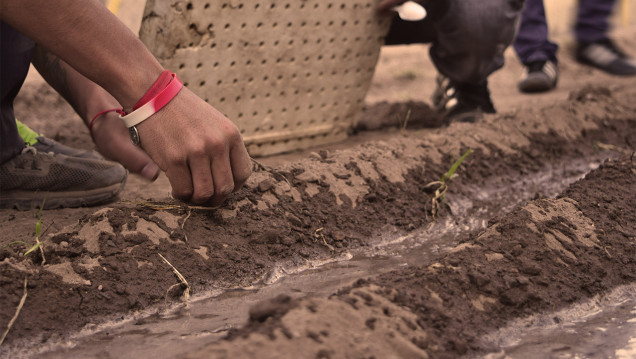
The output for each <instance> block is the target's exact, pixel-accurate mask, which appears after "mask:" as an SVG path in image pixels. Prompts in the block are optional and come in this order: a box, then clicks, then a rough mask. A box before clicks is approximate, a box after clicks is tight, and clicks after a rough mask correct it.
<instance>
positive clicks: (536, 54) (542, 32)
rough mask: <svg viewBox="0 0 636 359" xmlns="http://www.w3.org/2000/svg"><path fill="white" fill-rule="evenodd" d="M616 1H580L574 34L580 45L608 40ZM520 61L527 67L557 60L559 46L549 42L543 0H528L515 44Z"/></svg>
mask: <svg viewBox="0 0 636 359" xmlns="http://www.w3.org/2000/svg"><path fill="white" fill-rule="evenodd" d="M614 3H615V0H580V1H579V8H578V14H577V19H576V25H575V27H574V35H575V37H576V40H577V41H578V42H579V44H588V43H594V42H599V41H603V40H607V38H608V37H607V32H608V30H609V18H610V16H611V14H612V10H613V8H614ZM514 49H515V51H516V52H517V55H518V56H519V60H520V61H521V63H523V64H524V65H526V66H528V65H529V64H530V63H532V62H536V61H548V60H550V61H553V62H555V63H556V61H557V56H556V54H557V51H558V49H559V46H558V45H557V44H555V43H553V42H552V41H550V40H549V39H548V23H547V21H546V15H545V9H544V6H543V0H526V5H525V8H524V10H523V13H522V15H521V25H520V26H519V33H518V34H517V38H516V39H515V42H514Z"/></svg>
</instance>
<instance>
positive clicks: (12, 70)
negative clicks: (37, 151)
mask: <svg viewBox="0 0 636 359" xmlns="http://www.w3.org/2000/svg"><path fill="white" fill-rule="evenodd" d="M34 47H35V44H34V43H33V41H31V40H30V39H29V38H27V37H26V36H24V35H22V34H21V33H20V32H18V31H17V30H15V29H13V28H12V27H10V26H9V25H7V24H5V23H4V22H1V21H0V163H4V162H5V161H7V160H9V159H11V158H12V157H14V156H15V155H17V154H19V153H20V151H22V149H23V148H24V146H25V144H24V141H22V138H21V137H20V135H19V134H18V129H17V127H16V123H15V115H14V113H13V100H14V99H15V97H16V96H17V95H18V92H19V91H20V88H21V87H22V84H23V83H24V79H25V78H26V75H27V73H28V72H29V64H30V63H31V55H32V54H33V48H34Z"/></svg>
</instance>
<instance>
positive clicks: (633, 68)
mask: <svg viewBox="0 0 636 359" xmlns="http://www.w3.org/2000/svg"><path fill="white" fill-rule="evenodd" d="M576 59H577V61H579V62H580V63H583V64H586V65H591V66H594V67H596V68H599V69H601V70H603V71H605V72H607V73H610V74H612V75H619V76H633V75H636V63H635V62H634V60H632V59H630V58H629V57H628V56H627V55H626V54H625V53H624V52H622V51H621V50H620V49H619V48H618V47H617V46H616V45H615V44H614V43H613V42H612V41H611V40H609V39H608V40H604V41H600V42H593V43H587V44H586V43H582V44H579V47H578V48H577V50H576Z"/></svg>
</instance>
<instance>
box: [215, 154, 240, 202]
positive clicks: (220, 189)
mask: <svg viewBox="0 0 636 359" xmlns="http://www.w3.org/2000/svg"><path fill="white" fill-rule="evenodd" d="M212 175H213V177H214V196H213V197H212V198H211V200H210V204H211V205H213V206H217V205H220V204H221V203H223V201H225V199H226V198H227V196H228V195H229V194H230V193H232V191H234V176H233V173H232V165H231V164H230V154H229V151H223V152H222V153H216V154H215V156H214V159H213V160H212Z"/></svg>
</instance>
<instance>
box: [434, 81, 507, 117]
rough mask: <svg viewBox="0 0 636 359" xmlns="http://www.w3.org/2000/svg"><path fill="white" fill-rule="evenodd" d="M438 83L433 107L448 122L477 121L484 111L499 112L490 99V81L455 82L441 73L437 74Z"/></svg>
mask: <svg viewBox="0 0 636 359" xmlns="http://www.w3.org/2000/svg"><path fill="white" fill-rule="evenodd" d="M436 83H437V87H436V89H435V91H434V92H433V96H432V98H431V100H432V102H433V109H435V110H436V111H438V112H441V113H443V114H444V117H445V118H446V120H447V121H448V122H452V121H457V122H475V121H477V120H478V119H479V118H481V116H482V114H484V113H495V112H497V111H496V110H495V106H494V105H493V104H492V101H491V99H490V91H489V90H488V83H484V84H483V85H468V84H459V83H453V81H451V80H450V79H449V78H447V77H446V76H443V75H441V74H438V75H437V79H436Z"/></svg>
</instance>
